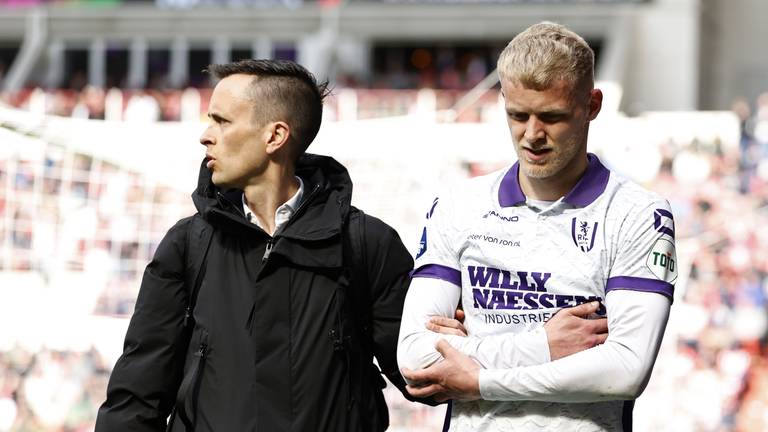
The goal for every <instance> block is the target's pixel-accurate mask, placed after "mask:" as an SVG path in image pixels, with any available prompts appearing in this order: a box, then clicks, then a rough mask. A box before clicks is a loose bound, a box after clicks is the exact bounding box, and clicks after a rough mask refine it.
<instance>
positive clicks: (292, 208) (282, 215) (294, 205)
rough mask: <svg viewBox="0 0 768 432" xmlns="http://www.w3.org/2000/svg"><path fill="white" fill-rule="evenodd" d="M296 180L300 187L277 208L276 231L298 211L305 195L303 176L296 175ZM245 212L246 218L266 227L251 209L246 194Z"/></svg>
mask: <svg viewBox="0 0 768 432" xmlns="http://www.w3.org/2000/svg"><path fill="white" fill-rule="evenodd" d="M296 180H297V181H298V182H299V189H298V190H297V191H296V193H295V194H293V196H292V197H291V198H290V199H289V200H288V201H286V202H285V203H283V204H282V205H280V207H278V208H277V209H276V210H275V232H277V231H279V230H280V228H281V227H282V226H283V225H285V223H286V222H288V220H289V219H290V218H291V216H293V214H294V213H296V209H298V208H299V205H300V204H301V199H302V198H303V197H304V182H303V181H302V180H301V177H298V176H296ZM243 213H245V218H246V219H248V220H249V221H250V222H251V223H254V224H256V225H258V226H259V228H262V229H263V228H264V227H263V226H262V225H261V222H260V221H259V218H257V217H255V216H254V215H253V212H252V211H251V209H250V208H249V207H248V202H247V201H246V200H245V194H243ZM270 234H274V233H270Z"/></svg>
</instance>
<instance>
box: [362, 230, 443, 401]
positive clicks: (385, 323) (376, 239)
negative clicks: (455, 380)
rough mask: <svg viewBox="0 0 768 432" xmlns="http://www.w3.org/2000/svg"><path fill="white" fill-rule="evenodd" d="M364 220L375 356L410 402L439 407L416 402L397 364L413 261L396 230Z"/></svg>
mask: <svg viewBox="0 0 768 432" xmlns="http://www.w3.org/2000/svg"><path fill="white" fill-rule="evenodd" d="M364 217H365V236H366V237H365V243H366V244H365V250H366V262H367V267H368V283H369V284H370V293H371V298H370V301H371V320H372V323H371V326H372V329H371V330H372V331H371V333H372V338H373V353H374V355H375V356H376V360H377V361H378V364H379V368H380V369H381V371H382V373H383V374H384V375H385V376H386V377H387V379H389V381H390V382H392V384H394V385H395V387H397V388H398V390H400V392H401V393H402V394H403V396H405V398H406V399H408V400H411V401H418V402H423V403H427V404H429V405H436V403H435V402H434V401H432V400H425V399H414V398H413V396H411V395H410V394H409V393H408V391H407V390H406V389H405V385H406V383H405V380H404V379H403V377H402V375H401V374H400V368H399V366H398V364H397V338H398V334H399V332H400V321H401V318H402V314H403V304H404V303H405V296H406V293H407V292H408V286H409V285H410V282H411V277H410V272H411V270H413V258H412V257H411V254H410V253H409V252H408V250H407V249H406V248H405V246H404V245H403V242H402V241H401V240H400V236H398V235H397V232H396V231H395V230H394V229H392V228H391V227H390V226H389V225H387V224H385V223H384V222H382V221H381V220H379V219H377V218H375V217H373V216H370V215H365V216H364Z"/></svg>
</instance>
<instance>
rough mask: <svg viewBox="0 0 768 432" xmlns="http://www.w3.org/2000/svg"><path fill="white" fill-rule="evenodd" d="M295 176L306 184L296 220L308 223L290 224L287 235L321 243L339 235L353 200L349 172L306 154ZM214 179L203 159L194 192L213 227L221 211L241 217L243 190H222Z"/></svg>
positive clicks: (324, 158) (335, 163)
mask: <svg viewBox="0 0 768 432" xmlns="http://www.w3.org/2000/svg"><path fill="white" fill-rule="evenodd" d="M296 175H297V176H299V177H301V179H302V181H303V182H304V197H303V199H302V203H301V204H300V206H299V208H300V209H301V214H297V217H299V218H301V219H302V220H305V221H308V223H302V224H294V223H291V224H290V225H291V227H290V229H286V230H285V232H284V235H285V236H288V237H297V238H304V239H307V240H313V239H314V240H319V239H321V238H327V237H329V236H331V235H335V234H338V233H339V232H340V231H341V224H342V222H343V221H344V220H345V219H346V217H347V214H348V213H349V209H350V202H351V199H352V180H351V178H350V177H349V173H348V172H347V169H346V168H345V167H344V166H343V165H341V164H340V163H339V162H337V161H336V160H335V159H333V158H332V157H329V156H321V155H315V154H309V153H305V154H304V155H302V156H301V157H300V158H299V160H298V161H297V163H296ZM211 176H212V172H211V170H210V169H208V167H207V166H206V161H205V160H203V162H202V163H201V164H200V172H199V176H198V182H197V188H196V189H195V191H194V192H193V193H192V201H193V202H194V204H195V207H196V208H197V211H198V212H199V213H200V214H201V215H202V216H203V217H204V218H205V219H207V220H209V222H211V223H213V224H217V223H216V222H217V221H216V219H218V218H217V217H215V215H216V214H221V213H222V212H226V213H227V214H229V215H230V216H234V217H237V216H238V215H239V216H240V217H242V212H241V211H239V210H238V209H239V208H240V207H239V206H240V203H241V200H242V194H243V191H242V190H240V189H222V188H219V187H218V186H216V185H215V184H213V181H212V179H211ZM233 207H234V208H233ZM305 207H306V208H305ZM242 221H245V219H242Z"/></svg>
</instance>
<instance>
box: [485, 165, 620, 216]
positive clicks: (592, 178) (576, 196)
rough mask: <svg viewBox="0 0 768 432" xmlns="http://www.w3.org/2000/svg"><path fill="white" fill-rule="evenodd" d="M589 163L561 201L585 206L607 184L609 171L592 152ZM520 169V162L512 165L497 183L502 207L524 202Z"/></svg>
mask: <svg viewBox="0 0 768 432" xmlns="http://www.w3.org/2000/svg"><path fill="white" fill-rule="evenodd" d="M587 159H588V160H589V164H588V165H587V170H586V171H585V172H584V175H583V176H581V179H579V181H578V182H577V183H576V185H575V186H574V187H573V189H571V190H570V192H568V193H567V194H566V195H565V197H563V202H566V203H568V204H571V205H574V206H577V207H586V206H588V205H589V204H592V202H593V201H595V200H596V199H597V198H598V197H599V196H600V195H602V193H603V192H604V191H605V187H606V186H607V185H608V178H609V177H610V175H611V172H610V171H609V170H608V168H606V167H605V166H604V165H603V164H602V163H601V162H600V159H598V158H597V156H595V155H594V154H592V153H587ZM519 171H520V162H519V161H518V162H515V164H514V165H512V167H511V168H510V169H509V170H508V171H507V173H506V174H504V178H502V179H501V184H500V185H499V205H501V206H502V207H511V206H514V205H517V204H521V203H524V202H525V194H524V193H523V190H522V189H521V188H520V182H519V180H518V173H519Z"/></svg>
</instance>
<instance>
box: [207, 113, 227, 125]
mask: <svg viewBox="0 0 768 432" xmlns="http://www.w3.org/2000/svg"><path fill="white" fill-rule="evenodd" d="M208 118H209V119H211V120H213V121H215V122H216V123H221V122H222V121H227V119H226V118H224V117H223V116H222V115H221V114H219V113H217V112H209V113H208Z"/></svg>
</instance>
